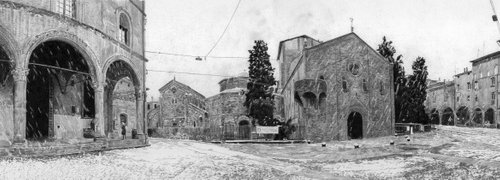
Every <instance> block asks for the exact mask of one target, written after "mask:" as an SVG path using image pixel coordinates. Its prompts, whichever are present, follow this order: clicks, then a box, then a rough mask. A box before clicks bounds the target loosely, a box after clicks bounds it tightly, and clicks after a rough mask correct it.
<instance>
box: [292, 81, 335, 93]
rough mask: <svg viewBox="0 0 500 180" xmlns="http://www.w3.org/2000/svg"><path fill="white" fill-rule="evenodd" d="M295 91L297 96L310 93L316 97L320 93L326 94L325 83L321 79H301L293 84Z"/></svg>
mask: <svg viewBox="0 0 500 180" xmlns="http://www.w3.org/2000/svg"><path fill="white" fill-rule="evenodd" d="M294 87H295V91H297V92H298V93H299V94H302V93H305V92H312V93H314V94H316V96H318V95H319V94H321V93H326V90H327V89H326V88H327V87H326V81H325V80H321V79H302V80H299V81H296V82H295V84H294Z"/></svg>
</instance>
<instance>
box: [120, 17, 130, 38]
mask: <svg viewBox="0 0 500 180" xmlns="http://www.w3.org/2000/svg"><path fill="white" fill-rule="evenodd" d="M119 32H120V34H119V36H118V40H119V41H120V42H122V43H125V44H126V45H130V22H129V19H128V17H127V15H125V14H124V13H121V14H120V26H119Z"/></svg>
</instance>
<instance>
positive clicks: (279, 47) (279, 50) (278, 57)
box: [276, 34, 321, 60]
mask: <svg viewBox="0 0 500 180" xmlns="http://www.w3.org/2000/svg"><path fill="white" fill-rule="evenodd" d="M301 37H305V38H311V39H312V40H315V41H318V42H321V41H319V40H317V39H314V38H312V37H311V36H308V35H305V34H303V35H300V36H295V37H292V38H288V39H285V40H282V41H280V43H279V46H278V56H277V57H276V59H277V60H280V55H281V46H282V44H283V43H284V42H286V41H290V40H292V39H297V38H301Z"/></svg>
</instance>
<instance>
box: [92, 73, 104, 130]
mask: <svg viewBox="0 0 500 180" xmlns="http://www.w3.org/2000/svg"><path fill="white" fill-rule="evenodd" d="M93 86H94V87H93V88H94V94H95V95H94V101H95V118H94V123H95V133H96V136H97V137H105V132H104V131H105V129H104V123H105V122H104V121H105V119H106V118H105V117H104V116H105V115H104V84H103V83H99V82H97V83H94V84H93Z"/></svg>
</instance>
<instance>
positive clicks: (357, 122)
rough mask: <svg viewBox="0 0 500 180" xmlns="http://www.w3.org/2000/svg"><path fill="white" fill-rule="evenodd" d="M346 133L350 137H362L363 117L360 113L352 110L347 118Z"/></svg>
mask: <svg viewBox="0 0 500 180" xmlns="http://www.w3.org/2000/svg"><path fill="white" fill-rule="evenodd" d="M347 135H348V136H349V138H350V139H362V138H363V117H362V115H361V113H359V112H356V111H353V112H351V113H350V114H349V117H348V118H347Z"/></svg>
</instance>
